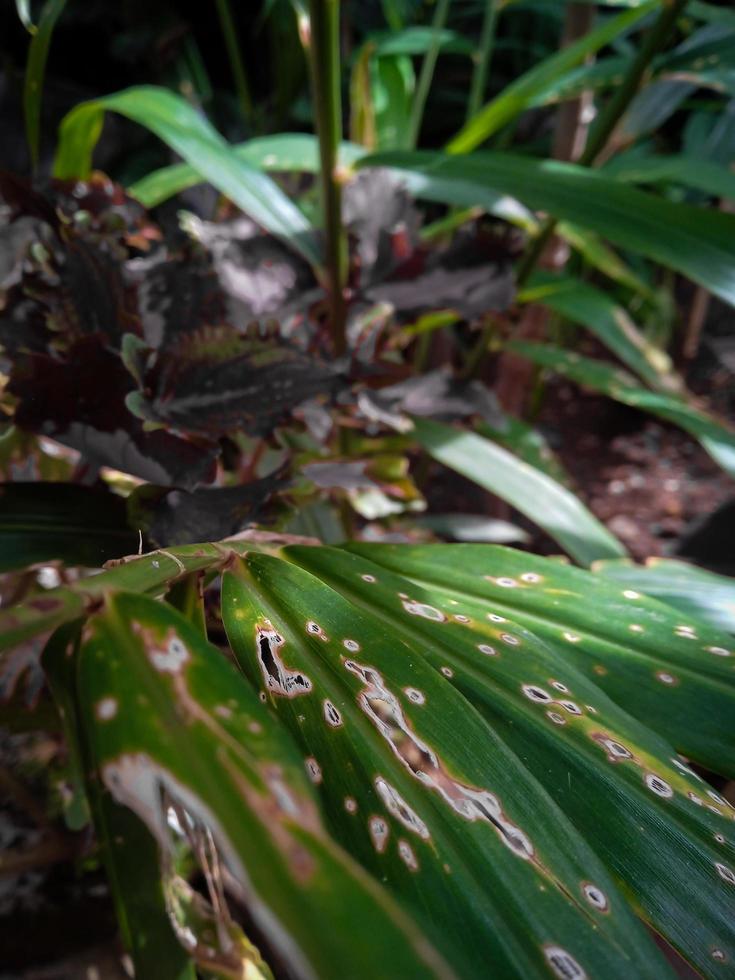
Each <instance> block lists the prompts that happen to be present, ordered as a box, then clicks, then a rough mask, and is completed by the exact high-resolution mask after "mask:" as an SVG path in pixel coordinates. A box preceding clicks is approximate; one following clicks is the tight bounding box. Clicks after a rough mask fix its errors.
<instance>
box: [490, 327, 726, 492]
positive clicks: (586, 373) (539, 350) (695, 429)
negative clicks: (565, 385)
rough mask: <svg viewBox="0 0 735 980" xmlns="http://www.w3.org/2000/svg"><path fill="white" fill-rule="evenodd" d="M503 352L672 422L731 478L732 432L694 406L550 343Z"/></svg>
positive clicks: (518, 345)
mask: <svg viewBox="0 0 735 980" xmlns="http://www.w3.org/2000/svg"><path fill="white" fill-rule="evenodd" d="M507 349H508V350H512V351H514V352H515V353H516V354H520V355H521V356H522V357H527V358H528V359H529V360H531V361H533V362H534V364H539V365H541V366H542V367H546V368H549V369H551V370H552V371H556V372H557V373H558V374H563V375H565V376H566V377H568V378H571V379H572V380H573V381H576V382H577V383H578V384H581V385H584V386H585V387H587V388H592V389H593V390H595V391H601V392H603V394H605V395H608V396H609V397H610V398H614V399H615V400H616V401H619V402H623V403H624V404H626V405H631V406H632V407H633V408H640V409H641V411H644V412H651V413H652V414H653V415H658V416H660V418H663V419H666V420H667V421H668V422H673V423H674V425H678V426H679V428H681V429H684V431H685V432H689V433H690V434H691V435H692V436H694V438H695V439H697V440H698V441H699V442H700V443H701V444H702V446H703V448H704V449H706V450H707V452H708V453H709V454H710V456H711V457H712V458H713V459H714V460H715V462H717V463H719V464H720V466H721V467H722V468H723V469H724V470H725V471H726V472H727V473H729V474H730V475H731V476H735V432H732V431H731V430H730V429H729V428H728V427H727V426H726V425H725V423H724V422H720V421H719V420H718V419H716V418H714V417H713V416H711V415H708V414H707V413H706V412H705V411H703V410H702V409H700V408H697V407H696V406H695V405H692V404H689V403H687V402H685V401H684V400H683V399H680V398H676V397H674V396H672V395H666V394H662V393H660V392H655V391H647V390H646V389H645V388H641V387H640V386H639V385H638V384H637V382H636V381H635V379H634V378H632V377H631V376H630V375H629V374H627V372H625V371H620V370H617V369H616V368H615V367H613V366H612V365H611V364H606V363H605V362H604V361H596V360H593V359H592V358H589V357H581V356H580V355H579V354H574V353H570V352H569V351H566V350H563V349H561V348H559V347H553V346H551V345H550V344H534V343H528V342H525V341H511V342H510V343H508V344H507Z"/></svg>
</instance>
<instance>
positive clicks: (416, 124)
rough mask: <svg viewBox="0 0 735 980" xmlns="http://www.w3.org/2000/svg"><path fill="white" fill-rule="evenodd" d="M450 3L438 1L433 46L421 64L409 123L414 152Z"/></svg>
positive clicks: (442, 0) (409, 147) (433, 23)
mask: <svg viewBox="0 0 735 980" xmlns="http://www.w3.org/2000/svg"><path fill="white" fill-rule="evenodd" d="M450 2H451V0H437V3H436V9H435V11H434V17H433V18H432V21H431V30H432V38H431V45H430V46H429V49H428V51H427V52H426V54H425V55H424V60H423V61H422V63H421V71H420V73H419V81H418V85H417V86H416V97H415V98H414V100H413V108H412V110H411V118H410V119H409V122H408V137H407V144H408V149H409V150H413V149H414V148H415V146H416V144H417V142H418V138H419V133H420V131H421V122H422V120H423V118H424V108H425V106H426V99H427V97H428V95H429V89H430V88H431V81H432V79H433V77H434V69H435V68H436V61H437V58H438V57H439V46H440V38H441V32H442V31H443V30H444V25H445V24H446V22H447V15H448V14H449V4H450Z"/></svg>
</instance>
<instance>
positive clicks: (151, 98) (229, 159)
mask: <svg viewBox="0 0 735 980" xmlns="http://www.w3.org/2000/svg"><path fill="white" fill-rule="evenodd" d="M107 111H110V112H119V113H120V114H121V115H123V116H126V117H127V118H128V119H131V120H133V122H137V123H139V124H140V125H141V126H145V127H146V128H147V129H150V130H151V132H153V133H155V134H156V136H158V137H159V138H160V139H161V140H163V141H164V143H166V144H167V145H168V146H169V147H170V148H171V149H172V150H174V151H175V152H176V153H178V154H179V156H181V157H183V158H184V160H185V161H186V162H187V163H188V164H189V165H190V166H191V167H192V168H193V169H194V170H195V171H196V172H197V173H198V174H199V175H200V178H201V179H202V180H206V181H209V183H211V184H212V185H213V186H214V187H216V188H217V190H219V191H220V192H221V193H223V194H225V195H227V197H229V198H230V199H231V200H232V201H234V203H235V204H237V206H238V207H240V208H242V210H243V211H244V212H245V213H246V214H247V215H248V216H249V217H251V218H252V219H253V220H254V221H256V222H257V223H258V224H259V225H262V227H263V228H265V229H266V230H267V231H269V232H270V233H271V234H273V235H275V236H276V237H277V238H280V239H281V240H282V241H284V242H285V243H286V244H287V245H290V246H291V247H292V248H294V249H296V251H298V252H300V253H301V254H302V255H303V256H304V258H305V259H307V261H309V262H310V263H311V264H312V265H314V266H319V265H320V263H321V255H320V251H319V249H318V247H317V244H316V241H315V239H314V233H313V229H312V228H311V226H310V225H309V223H308V221H307V220H306V218H305V217H304V215H303V214H302V213H301V211H299V209H298V208H297V207H296V205H295V204H294V203H293V202H292V201H291V200H290V199H289V198H288V197H286V195H285V194H284V193H283V191H282V190H281V189H280V187H279V186H278V185H277V184H276V183H275V182H274V181H273V180H271V178H270V177H268V176H267V175H266V174H264V173H262V172H261V171H259V170H257V169H256V168H255V167H253V166H252V165H250V164H249V163H247V162H246V161H245V160H244V159H242V158H241V157H239V156H238V155H237V154H236V153H235V152H234V151H233V149H232V147H230V146H229V145H228V144H227V143H226V142H225V141H224V139H223V138H222V137H221V136H220V135H219V133H218V132H217V131H216V130H215V129H214V127H213V126H212V125H211V124H210V123H209V122H208V121H207V119H206V118H205V117H204V116H202V115H200V114H199V113H198V112H197V111H196V109H195V108H194V107H193V106H191V105H189V103H188V102H187V101H186V100H185V99H183V98H182V97H181V96H178V95H175V94H174V93H173V92H170V91H168V90H167V89H163V88H156V87H155V86H149V85H141V86H138V87H135V88H129V89H126V90H125V91H123V92H117V93H115V94H114V95H107V96H105V97H104V98H101V99H94V100H93V101H91V102H82V103H81V104H80V105H78V106H76V107H75V108H74V109H72V110H71V112H69V113H68V114H67V115H66V116H65V117H64V119H63V120H62V122H61V127H60V130H59V146H58V149H57V154H56V161H55V164H54V174H55V176H56V177H60V178H75V177H78V178H81V179H84V178H86V177H87V176H88V175H89V172H90V170H91V164H92V152H93V150H94V147H95V145H96V143H97V140H98V139H99V136H100V133H101V132H102V123H103V119H104V114H105V112H107Z"/></svg>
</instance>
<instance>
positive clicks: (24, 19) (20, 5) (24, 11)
mask: <svg viewBox="0 0 735 980" xmlns="http://www.w3.org/2000/svg"><path fill="white" fill-rule="evenodd" d="M15 9H16V11H17V12H18V17H19V18H20V22H21V24H22V25H23V27H25V29H26V30H27V31H28V33H29V34H35V33H36V30H37V28H36V25H35V24H34V23H33V17H32V16H31V0H15Z"/></svg>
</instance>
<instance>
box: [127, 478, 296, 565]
mask: <svg viewBox="0 0 735 980" xmlns="http://www.w3.org/2000/svg"><path fill="white" fill-rule="evenodd" d="M283 483H284V480H283V475H282V472H281V471H277V472H276V473H272V474H270V475H269V476H267V477H264V478H263V479H261V480H255V481H253V482H252V483H247V484H245V485H243V486H237V487H214V488H203V489H200V490H195V491H194V492H193V493H187V492H186V491H185V490H179V489H174V490H170V489H167V488H165V487H155V486H147V487H141V488H140V489H139V490H136V491H135V492H134V493H133V495H132V496H131V497H130V499H129V516H130V521H131V523H134V524H135V525H136V527H137V526H139V527H141V528H143V529H145V530H146V531H147V533H148V536H149V537H150V539H151V540H152V541H153V542H154V544H156V545H158V546H159V547H168V546H172V545H178V544H194V543H196V542H198V541H219V540H221V539H222V538H226V537H229V536H230V535H232V534H236V533H237V532H238V531H241V530H242V529H243V528H244V527H245V526H246V525H247V524H251V523H252V522H253V521H255V520H257V519H258V517H259V516H260V514H261V513H262V510H263V507H264V505H265V504H266V503H267V501H268V500H269V498H270V496H271V495H272V494H273V492H274V491H275V490H277V489H278V487H279V486H281V485H283Z"/></svg>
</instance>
